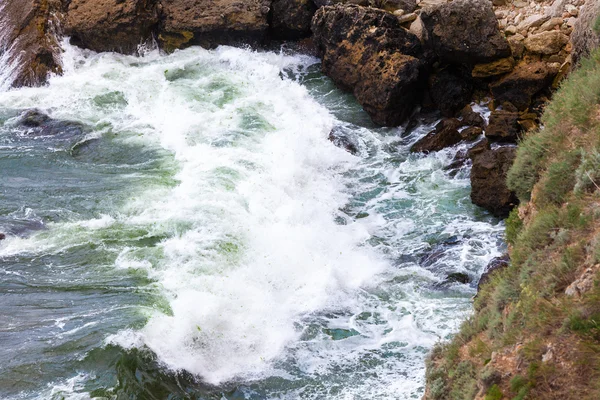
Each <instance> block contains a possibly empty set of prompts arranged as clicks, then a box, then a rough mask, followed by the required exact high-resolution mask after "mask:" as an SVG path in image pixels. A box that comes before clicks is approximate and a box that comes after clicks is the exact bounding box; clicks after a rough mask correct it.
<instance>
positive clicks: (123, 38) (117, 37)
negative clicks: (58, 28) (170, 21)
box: [64, 0, 169, 53]
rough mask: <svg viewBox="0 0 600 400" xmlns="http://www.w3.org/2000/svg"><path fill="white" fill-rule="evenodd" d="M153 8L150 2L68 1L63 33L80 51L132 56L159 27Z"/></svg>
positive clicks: (156, 14) (148, 0)
mask: <svg viewBox="0 0 600 400" xmlns="http://www.w3.org/2000/svg"><path fill="white" fill-rule="evenodd" d="M167 3H169V2H167ZM156 4H157V2H155V1H150V0H126V1H125V0H106V1H90V0H71V1H70V2H69V3H68V9H67V15H66V18H65V22H64V29H65V33H66V34H67V35H68V36H70V37H71V42H72V43H73V44H76V45H77V46H80V47H85V48H88V49H92V50H94V51H119V52H122V53H133V52H135V51H136V49H137V47H138V45H139V44H141V43H143V42H145V41H147V40H148V39H150V38H151V37H152V34H153V32H154V30H155V28H156V26H157V25H158V21H159V16H158V10H157V7H156Z"/></svg>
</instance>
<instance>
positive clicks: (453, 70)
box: [429, 66, 473, 117]
mask: <svg viewBox="0 0 600 400" xmlns="http://www.w3.org/2000/svg"><path fill="white" fill-rule="evenodd" d="M429 95H430V96H431V100H433V103H434V104H435V106H436V108H438V109H439V110H440V111H441V112H442V115H443V116H445V117H454V116H455V115H456V113H457V112H458V111H460V110H461V109H462V108H463V107H464V106H465V105H467V104H469V103H470V102H471V99H472V97H473V82H472V79H471V77H470V76H469V72H468V71H465V70H464V69H463V68H459V67H454V66H447V67H446V68H443V69H441V70H439V71H436V72H435V73H433V74H432V75H431V77H430V78H429Z"/></svg>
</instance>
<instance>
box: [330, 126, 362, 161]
mask: <svg viewBox="0 0 600 400" xmlns="http://www.w3.org/2000/svg"><path fill="white" fill-rule="evenodd" d="M329 140H330V141H331V142H332V143H333V144H334V145H336V146H337V147H341V148H343V149H345V150H346V151H348V152H349V153H350V154H353V155H357V154H358V153H359V144H358V141H357V140H356V136H355V135H353V134H352V133H351V132H350V131H349V130H348V129H346V128H344V127H342V126H336V127H335V128H333V129H332V130H331V132H330V133H329Z"/></svg>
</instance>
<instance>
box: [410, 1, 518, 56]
mask: <svg viewBox="0 0 600 400" xmlns="http://www.w3.org/2000/svg"><path fill="white" fill-rule="evenodd" d="M421 19H422V21H423V25H424V27H425V29H426V30H427V32H428V35H429V38H430V40H431V43H432V45H433V48H434V50H435V52H436V54H437V55H438V56H439V57H440V59H441V60H442V61H444V62H448V63H452V64H459V65H464V64H471V65H475V64H480V63H489V62H492V61H494V60H497V59H500V58H505V57H508V56H510V55H511V51H510V47H509V45H508V42H507V41H506V39H505V37H504V35H502V33H501V32H500V29H499V28H498V20H497V19H496V15H495V14H494V9H493V8H492V3H491V2H490V1H489V0H455V1H452V2H450V3H446V2H444V3H441V4H436V5H433V6H431V7H426V8H424V9H423V11H422V13H421Z"/></svg>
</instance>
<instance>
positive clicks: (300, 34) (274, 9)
mask: <svg viewBox="0 0 600 400" xmlns="http://www.w3.org/2000/svg"><path fill="white" fill-rule="evenodd" d="M316 11H317V6H316V5H315V4H314V2H313V1H312V0H275V1H273V4H272V6H271V24H270V25H271V34H272V36H273V37H274V38H275V39H286V40H288V39H301V38H304V37H308V36H310V33H311V32H310V24H311V21H312V18H313V16H314V15H315V12H316Z"/></svg>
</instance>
